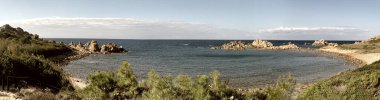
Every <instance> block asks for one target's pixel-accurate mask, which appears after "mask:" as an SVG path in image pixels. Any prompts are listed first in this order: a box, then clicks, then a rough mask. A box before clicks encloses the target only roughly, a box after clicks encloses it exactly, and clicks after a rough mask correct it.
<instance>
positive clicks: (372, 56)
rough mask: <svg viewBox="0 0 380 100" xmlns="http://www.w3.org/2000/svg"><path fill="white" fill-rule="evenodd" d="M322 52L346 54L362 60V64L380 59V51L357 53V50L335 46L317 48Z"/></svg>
mask: <svg viewBox="0 0 380 100" xmlns="http://www.w3.org/2000/svg"><path fill="white" fill-rule="evenodd" d="M319 50H320V51H324V52H331V53H338V54H342V55H346V56H348V57H351V58H353V59H358V60H360V61H362V62H363V64H367V65H369V64H372V63H374V62H376V61H379V60H380V53H366V54H363V53H358V52H357V50H343V49H339V48H336V47H323V48H320V49H319Z"/></svg>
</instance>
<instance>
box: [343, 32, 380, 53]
mask: <svg viewBox="0 0 380 100" xmlns="http://www.w3.org/2000/svg"><path fill="white" fill-rule="evenodd" d="M339 47H340V48H342V49H349V50H358V51H359V52H360V53H380V36H376V37H373V38H370V39H368V40H365V41H361V42H356V43H355V44H345V45H341V46H339Z"/></svg>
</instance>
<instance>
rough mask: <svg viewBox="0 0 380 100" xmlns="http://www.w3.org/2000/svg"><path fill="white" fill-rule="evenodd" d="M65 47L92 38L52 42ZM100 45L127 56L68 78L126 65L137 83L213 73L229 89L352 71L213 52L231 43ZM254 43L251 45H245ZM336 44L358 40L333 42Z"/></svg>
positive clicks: (326, 59) (318, 62)
mask: <svg viewBox="0 0 380 100" xmlns="http://www.w3.org/2000/svg"><path fill="white" fill-rule="evenodd" d="M51 40H55V41H60V42H64V43H69V42H71V41H72V42H76V43H78V42H81V43H83V44H84V43H86V42H87V41H89V40H91V39H56V38H55V39H51ZM96 40H97V42H98V44H105V43H109V42H112V43H116V44H118V45H120V46H122V47H123V48H125V49H126V50H128V52H127V53H115V54H109V55H103V54H94V55H90V56H88V57H85V58H82V59H79V60H76V61H72V62H70V63H69V64H68V65H67V66H64V67H63V69H64V70H65V71H66V72H68V73H69V74H71V75H73V76H75V77H78V78H82V79H86V77H87V76H88V74H89V73H92V72H95V71H113V72H116V71H117V69H118V68H119V67H120V66H121V64H122V63H123V62H124V61H127V62H128V63H130V64H131V65H132V69H133V71H134V73H135V75H136V76H137V78H138V79H139V80H143V79H146V78H147V73H148V72H149V71H150V70H155V71H156V72H158V73H159V74H160V75H170V76H173V77H175V76H176V75H179V74H181V75H189V76H191V77H193V78H195V77H196V76H197V75H211V73H212V72H213V71H214V70H218V71H219V72H220V73H221V79H222V81H223V82H225V83H226V84H228V85H229V86H231V87H236V88H250V87H261V86H265V85H268V84H273V83H274V82H275V81H276V79H277V78H278V77H279V76H284V75H289V74H291V75H292V77H293V78H294V79H295V80H296V81H297V82H299V83H309V82H315V81H318V80H322V79H326V78H329V77H332V76H334V75H336V74H338V73H340V72H344V71H347V70H350V69H354V68H355V67H356V66H355V65H354V64H352V63H350V62H349V61H346V60H343V59H339V58H336V57H331V56H327V55H321V54H318V53H315V52H302V51H296V50H255V49H247V50H241V51H238V50H237V51H234V50H212V49H210V47H213V46H220V45H222V44H224V43H228V42H230V41H231V40H129V39H96ZM269 41H270V42H272V43H273V44H274V45H283V44H287V43H289V42H292V43H294V44H296V45H298V46H300V47H303V48H319V47H314V46H311V45H310V44H311V43H312V42H313V41H306V40H302V41H300V40H269ZM244 42H246V43H251V42H252V40H244ZM329 42H334V43H338V44H346V43H354V42H355V41H329Z"/></svg>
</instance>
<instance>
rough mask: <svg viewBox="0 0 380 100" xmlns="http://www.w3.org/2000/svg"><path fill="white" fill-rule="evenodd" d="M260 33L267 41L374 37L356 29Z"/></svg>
mask: <svg viewBox="0 0 380 100" xmlns="http://www.w3.org/2000/svg"><path fill="white" fill-rule="evenodd" d="M258 33H259V34H260V36H261V37H265V38H267V39H289V40H316V39H327V40H362V39H367V38H370V37H372V36H373V35H374V34H373V33H370V32H369V31H368V30H364V29H359V28H354V27H278V28H271V29H263V30H259V32H258Z"/></svg>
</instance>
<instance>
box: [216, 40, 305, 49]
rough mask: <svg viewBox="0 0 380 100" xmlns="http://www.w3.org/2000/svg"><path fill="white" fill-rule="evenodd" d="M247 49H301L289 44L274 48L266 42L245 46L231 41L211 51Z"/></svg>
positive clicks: (255, 42) (240, 42) (257, 41)
mask: <svg viewBox="0 0 380 100" xmlns="http://www.w3.org/2000/svg"><path fill="white" fill-rule="evenodd" d="M247 48H251V49H264V50H287V49H299V47H298V46H297V45H295V44H293V43H288V44H287V45H281V46H273V44H272V43H271V42H269V41H265V40H255V41H253V42H252V43H251V44H245V43H244V42H242V41H231V42H229V43H226V44H223V45H222V46H220V47H211V49H223V50H244V49H247Z"/></svg>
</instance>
